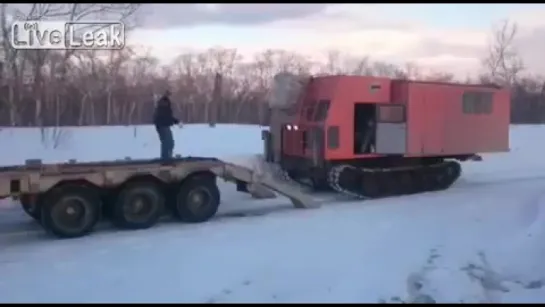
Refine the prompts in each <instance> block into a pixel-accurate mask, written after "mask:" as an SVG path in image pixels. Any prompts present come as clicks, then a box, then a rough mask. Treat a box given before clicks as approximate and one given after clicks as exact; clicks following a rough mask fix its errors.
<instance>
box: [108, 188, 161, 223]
mask: <svg viewBox="0 0 545 307" xmlns="http://www.w3.org/2000/svg"><path fill="white" fill-rule="evenodd" d="M164 205H165V198H164V196H163V191H162V189H161V188H160V187H159V186H158V185H157V184H155V183H154V182H151V181H149V182H134V183H129V184H128V185H127V186H125V187H124V188H123V189H122V190H121V192H120V193H119V195H118V196H117V199H116V201H115V203H113V208H112V211H111V212H112V221H113V223H114V224H115V225H116V226H118V227H120V228H125V229H145V228H149V227H152V226H153V225H155V224H157V222H158V221H159V218H161V215H162V214H163V208H164Z"/></svg>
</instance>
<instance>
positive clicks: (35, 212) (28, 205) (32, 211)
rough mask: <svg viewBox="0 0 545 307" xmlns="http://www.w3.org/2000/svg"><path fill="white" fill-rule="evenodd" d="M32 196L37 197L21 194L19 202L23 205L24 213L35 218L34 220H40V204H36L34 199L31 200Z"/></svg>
mask: <svg viewBox="0 0 545 307" xmlns="http://www.w3.org/2000/svg"><path fill="white" fill-rule="evenodd" d="M32 197H39V196H35V195H30V194H24V195H21V198H20V199H19V202H20V203H21V207H23V210H24V211H25V213H26V214H28V216H30V217H31V218H33V219H35V220H36V221H40V216H41V214H40V213H41V209H40V206H39V205H38V200H36V201H35V202H34V203H33V202H32V201H31V198H32ZM32 203H33V204H32Z"/></svg>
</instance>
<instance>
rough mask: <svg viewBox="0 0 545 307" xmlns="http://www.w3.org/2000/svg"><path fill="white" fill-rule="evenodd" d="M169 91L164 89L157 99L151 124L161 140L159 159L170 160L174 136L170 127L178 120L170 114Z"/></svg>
mask: <svg viewBox="0 0 545 307" xmlns="http://www.w3.org/2000/svg"><path fill="white" fill-rule="evenodd" d="M170 94H171V93H170V91H169V90H166V91H165V93H164V94H163V96H162V97H161V98H160V99H159V100H158V101H157V104H156V106H155V112H154V114H153V124H154V125H155V129H156V130H157V134H158V135H159V141H160V142H161V159H162V160H170V159H171V158H172V152H173V150H174V138H173V137H172V131H171V130H170V127H171V126H173V125H176V124H178V123H179V122H180V121H179V120H178V119H177V118H176V117H174V115H173V114H172V104H171V102H170Z"/></svg>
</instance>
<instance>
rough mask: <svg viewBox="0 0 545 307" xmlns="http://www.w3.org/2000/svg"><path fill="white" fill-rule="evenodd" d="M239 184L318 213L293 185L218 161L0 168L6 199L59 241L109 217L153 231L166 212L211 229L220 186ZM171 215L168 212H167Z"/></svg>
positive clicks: (29, 163) (85, 231)
mask: <svg viewBox="0 0 545 307" xmlns="http://www.w3.org/2000/svg"><path fill="white" fill-rule="evenodd" d="M217 177H220V178H222V179H224V180H225V181H229V182H233V183H235V184H237V190H239V191H242V192H250V193H251V194H252V195H254V196H255V197H258V198H259V197H260V195H261V197H263V194H266V195H265V197H267V196H272V197H274V195H275V194H274V193H273V192H272V191H276V192H278V193H279V194H282V195H284V196H286V197H288V198H289V199H290V200H291V202H292V203H293V205H294V207H296V208H311V207H316V203H315V202H314V201H313V199H312V198H311V197H310V196H308V195H306V194H304V193H302V192H301V191H300V190H298V189H296V188H294V187H292V186H290V185H289V184H288V183H285V182H281V181H278V180H275V179H274V178H273V177H271V176H266V175H264V174H258V173H256V172H255V171H253V170H251V169H249V168H246V167H243V166H240V165H235V164H232V163H227V162H224V161H221V160H219V159H216V158H205V157H183V158H174V159H172V160H171V161H169V163H163V161H161V160H159V159H146V160H130V159H125V160H117V161H102V162H83V163H80V162H75V161H70V162H68V163H57V164H42V163H41V161H40V160H27V162H26V163H25V165H16V166H7V167H0V198H6V197H12V198H15V199H18V200H20V202H21V205H22V207H23V209H24V210H25V212H26V213H27V214H29V215H30V216H31V217H33V218H34V219H36V220H37V221H39V222H40V224H41V225H42V226H43V228H44V229H45V230H46V231H48V232H50V233H52V234H53V235H55V236H57V237H61V238H74V237H81V236H84V235H86V234H89V233H90V232H92V231H93V229H94V227H95V225H96V224H97V223H98V222H99V220H101V218H103V217H107V218H109V219H111V221H112V222H113V224H114V225H116V226H117V227H119V228H125V229H144V228H149V227H151V226H153V225H155V224H156V223H157V222H158V221H159V219H160V217H161V216H162V215H163V213H165V211H166V212H170V213H171V214H172V215H174V216H175V217H177V218H178V219H179V220H181V221H185V222H189V223H199V222H205V221H207V220H209V219H210V218H212V217H213V216H214V215H215V214H216V212H217V210H218V207H219V204H220V202H221V200H220V191H219V189H218V186H217V183H216V179H217ZM165 209H166V210H165Z"/></svg>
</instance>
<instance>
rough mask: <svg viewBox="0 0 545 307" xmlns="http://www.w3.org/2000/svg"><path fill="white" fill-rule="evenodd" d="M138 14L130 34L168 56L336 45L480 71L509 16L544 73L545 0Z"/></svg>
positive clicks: (526, 55)
mask: <svg viewBox="0 0 545 307" xmlns="http://www.w3.org/2000/svg"><path fill="white" fill-rule="evenodd" d="M139 15H140V25H141V27H140V28H139V29H138V30H137V31H135V32H134V33H133V34H132V35H131V36H130V42H131V43H133V44H141V45H142V44H143V45H147V46H151V47H152V48H153V53H154V54H155V55H158V56H160V57H162V58H163V59H170V58H173V57H174V56H175V55H176V53H178V52H179V51H180V50H183V49H186V48H195V49H199V48H203V49H204V48H208V47H213V46H222V47H228V48H237V49H238V50H239V51H240V52H241V53H242V54H246V55H247V54H252V53H254V52H258V51H260V50H264V49H268V48H274V49H276V48H278V49H287V50H292V51H297V52H300V53H304V54H306V55H309V56H312V57H315V58H319V57H320V56H323V55H324V54H325V53H326V51H327V50H331V49H337V50H340V51H344V52H347V53H351V54H354V55H369V56H371V57H372V58H375V59H377V60H387V61H391V62H395V63H403V62H408V61H411V62H415V63H417V64H419V65H421V66H424V67H427V68H431V69H437V70H447V71H450V72H453V73H455V74H457V75H465V74H467V73H474V72H476V70H477V69H478V68H479V65H480V58H482V56H483V55H484V53H485V48H486V44H487V42H488V41H489V39H490V33H491V29H492V27H493V26H494V25H495V24H498V23H499V22H500V21H501V20H504V19H509V20H512V21H516V22H517V24H518V25H519V35H518V41H517V47H518V48H519V51H520V54H521V55H522V57H523V59H524V60H525V62H526V65H527V66H528V69H529V70H530V71H533V72H542V73H545V61H544V55H545V4H146V5H144V6H143V7H142V8H141V10H140V14H139Z"/></svg>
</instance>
